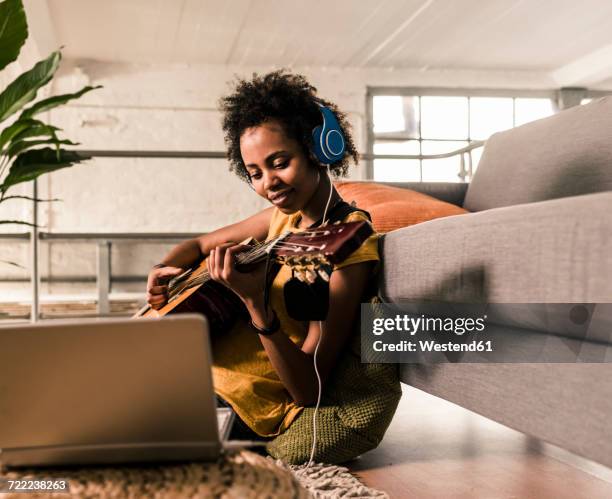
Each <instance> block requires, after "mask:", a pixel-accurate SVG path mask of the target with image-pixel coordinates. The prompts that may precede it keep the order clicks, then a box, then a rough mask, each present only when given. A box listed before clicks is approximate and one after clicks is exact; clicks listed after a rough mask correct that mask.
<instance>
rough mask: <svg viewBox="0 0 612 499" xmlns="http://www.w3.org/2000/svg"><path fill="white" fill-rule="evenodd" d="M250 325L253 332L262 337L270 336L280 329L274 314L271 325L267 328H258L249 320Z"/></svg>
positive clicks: (278, 321)
mask: <svg viewBox="0 0 612 499" xmlns="http://www.w3.org/2000/svg"><path fill="white" fill-rule="evenodd" d="M250 325H251V327H252V328H253V329H255V331H257V333H258V334H261V335H262V336H271V335H273V334H274V333H276V332H278V331H279V330H280V328H281V323H280V320H279V319H278V316H277V315H276V313H274V319H273V320H272V324H270V325H269V326H268V327H259V326H257V325H256V324H255V323H254V322H253V320H251V322H250Z"/></svg>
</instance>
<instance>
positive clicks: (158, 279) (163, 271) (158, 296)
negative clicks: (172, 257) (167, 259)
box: [147, 266, 183, 310]
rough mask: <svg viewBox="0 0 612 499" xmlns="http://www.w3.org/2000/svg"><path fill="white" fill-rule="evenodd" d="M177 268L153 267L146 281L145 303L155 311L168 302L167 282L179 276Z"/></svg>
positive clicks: (181, 270)
mask: <svg viewBox="0 0 612 499" xmlns="http://www.w3.org/2000/svg"><path fill="white" fill-rule="evenodd" d="M182 272H183V269H181V268H179V267H171V266H163V267H159V266H158V267H154V268H153V269H152V270H151V272H149V278H148V279H147V303H148V304H149V305H150V306H151V308H154V309H155V310H158V309H160V308H161V307H163V306H164V305H165V304H166V302H167V301H168V281H169V280H170V279H172V278H173V277H176V276H177V275H179V274H181V273H182Z"/></svg>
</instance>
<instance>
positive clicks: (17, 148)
mask: <svg viewBox="0 0 612 499" xmlns="http://www.w3.org/2000/svg"><path fill="white" fill-rule="evenodd" d="M41 145H54V146H55V147H56V149H57V148H58V147H59V146H78V145H80V144H78V143H77V142H72V141H70V140H58V139H57V138H55V137H53V138H51V139H41V140H18V141H14V142H13V143H12V144H11V145H10V146H9V147H8V148H7V151H6V154H7V155H8V156H9V157H10V158H14V157H15V156H17V155H18V154H21V153H22V152H24V151H27V150H29V149H32V148H33V147H37V146H41Z"/></svg>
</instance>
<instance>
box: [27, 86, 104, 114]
mask: <svg viewBox="0 0 612 499" xmlns="http://www.w3.org/2000/svg"><path fill="white" fill-rule="evenodd" d="M98 88H102V85H97V86H95V87H90V86H87V87H84V88H82V89H81V90H79V91H78V92H75V93H73V94H62V95H55V96H54V97H49V98H48V99H43V100H41V101H38V102H37V103H36V104H33V105H32V106H31V107H29V108H28V109H25V110H24V111H23V112H22V113H21V115H20V116H19V119H24V118H31V117H32V116H34V115H36V114H38V113H42V112H44V111H48V110H49V109H53V108H54V107H57V106H61V105H62V104H65V103H66V102H68V101H69V100H72V99H78V98H79V97H81V96H82V95H84V94H86V93H87V92H90V91H91V90H96V89H98Z"/></svg>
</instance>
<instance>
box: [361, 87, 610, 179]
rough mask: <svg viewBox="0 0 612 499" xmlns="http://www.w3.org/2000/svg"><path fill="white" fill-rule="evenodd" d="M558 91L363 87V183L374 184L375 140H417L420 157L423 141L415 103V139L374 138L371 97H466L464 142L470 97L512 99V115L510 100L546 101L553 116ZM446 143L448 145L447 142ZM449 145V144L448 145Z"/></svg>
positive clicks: (586, 95)
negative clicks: (364, 119)
mask: <svg viewBox="0 0 612 499" xmlns="http://www.w3.org/2000/svg"><path fill="white" fill-rule="evenodd" d="M580 90H583V91H584V95H583V96H582V98H595V97H602V96H604V95H609V94H610V92H605V91H593V90H588V89H580ZM561 91H562V90H556V89H539V90H538V89H512V88H498V89H495V88H464V87H457V88H451V87H412V86H411V87H398V86H367V87H366V133H367V137H366V147H367V154H368V158H370V159H368V160H367V162H366V165H365V178H366V179H367V180H374V159H373V158H374V142H375V140H376V138H383V139H385V138H386V139H387V140H394V139H395V140H418V142H419V151H420V154H421V155H422V154H423V152H422V143H423V140H424V139H423V137H422V134H421V116H420V113H421V105H420V100H419V138H418V139H415V138H411V139H409V138H407V137H406V138H404V137H400V136H397V137H396V138H394V137H393V134H392V133H388V134H387V136H386V137H384V136H382V137H381V135H377V134H375V133H374V97H376V96H399V97H429V96H435V97H466V98H467V99H468V115H467V120H468V137H467V140H468V142H469V141H471V140H473V139H472V138H471V137H470V132H471V127H470V113H469V109H470V107H469V106H470V102H469V101H470V98H471V97H502V98H504V97H505V98H512V99H513V112H514V107H515V105H514V104H515V101H514V99H521V98H540V99H550V100H551V101H552V103H553V112H554V113H557V112H558V111H559V98H560V92H561ZM515 120H516V117H515V116H514V115H513V119H512V122H513V124H514V122H515ZM427 140H428V141H435V140H440V141H443V142H444V141H447V139H427ZM448 141H451V140H450V139H448ZM451 142H452V141H451ZM419 162H420V163H419V166H420V178H421V182H422V181H423V159H420V160H419Z"/></svg>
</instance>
